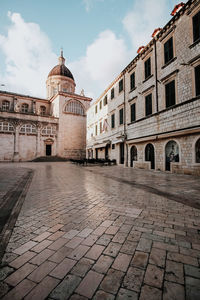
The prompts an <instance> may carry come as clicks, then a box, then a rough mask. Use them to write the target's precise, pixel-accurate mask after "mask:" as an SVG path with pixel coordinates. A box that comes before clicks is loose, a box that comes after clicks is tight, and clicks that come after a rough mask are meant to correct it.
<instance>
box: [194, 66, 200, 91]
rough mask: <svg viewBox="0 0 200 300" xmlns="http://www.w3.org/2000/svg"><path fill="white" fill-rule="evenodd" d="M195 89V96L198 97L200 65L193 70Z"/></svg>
mask: <svg viewBox="0 0 200 300" xmlns="http://www.w3.org/2000/svg"><path fill="white" fill-rule="evenodd" d="M195 89H196V96H199V95H200V65H198V66H197V67H196V68H195Z"/></svg>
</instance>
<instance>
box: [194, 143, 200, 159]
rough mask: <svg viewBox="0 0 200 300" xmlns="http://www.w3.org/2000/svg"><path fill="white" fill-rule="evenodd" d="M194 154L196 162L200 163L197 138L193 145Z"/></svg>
mask: <svg viewBox="0 0 200 300" xmlns="http://www.w3.org/2000/svg"><path fill="white" fill-rule="evenodd" d="M195 156H196V163H200V139H198V140H197V142H196V145H195Z"/></svg>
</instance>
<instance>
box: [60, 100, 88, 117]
mask: <svg viewBox="0 0 200 300" xmlns="http://www.w3.org/2000/svg"><path fill="white" fill-rule="evenodd" d="M65 111H66V112H70V113H73V114H76V115H82V116H84V114H85V112H84V109H83V107H82V105H81V104H80V103H79V102H77V101H70V102H69V103H68V104H67V105H66V106H65Z"/></svg>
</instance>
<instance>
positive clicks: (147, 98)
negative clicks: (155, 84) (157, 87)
mask: <svg viewBox="0 0 200 300" xmlns="http://www.w3.org/2000/svg"><path fill="white" fill-rule="evenodd" d="M148 102H149V103H148ZM149 108H150V110H149ZM152 113H153V96H152V93H149V94H148V95H146V96H145V117H148V116H150V115H152Z"/></svg>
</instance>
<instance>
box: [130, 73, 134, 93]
mask: <svg viewBox="0 0 200 300" xmlns="http://www.w3.org/2000/svg"><path fill="white" fill-rule="evenodd" d="M134 88H135V73H133V74H131V76H130V89H131V90H132V89H134Z"/></svg>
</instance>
